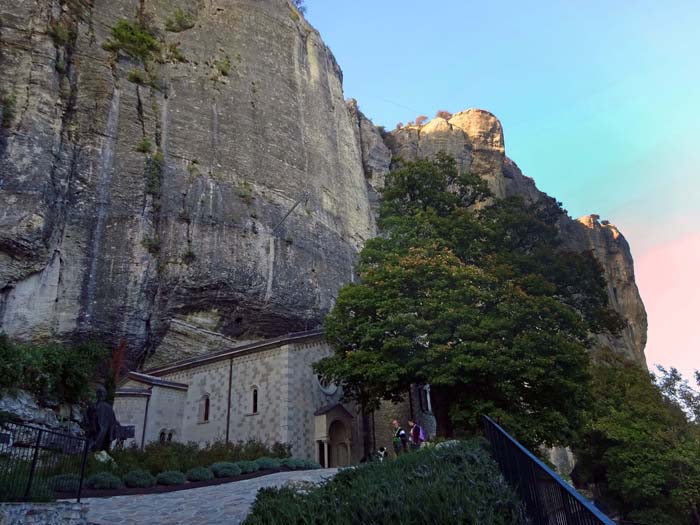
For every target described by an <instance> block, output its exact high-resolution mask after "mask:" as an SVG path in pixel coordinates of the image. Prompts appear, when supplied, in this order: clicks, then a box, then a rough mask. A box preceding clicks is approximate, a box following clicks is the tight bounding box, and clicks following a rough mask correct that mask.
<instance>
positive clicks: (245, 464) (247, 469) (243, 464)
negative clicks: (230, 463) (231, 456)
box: [236, 461, 260, 474]
mask: <svg viewBox="0 0 700 525" xmlns="http://www.w3.org/2000/svg"><path fill="white" fill-rule="evenodd" d="M236 465H237V466H238V468H240V469H241V472H242V473H243V474H250V473H251V472H257V471H258V470H260V465H258V464H257V463H256V462H255V461H239V462H238V463H236Z"/></svg>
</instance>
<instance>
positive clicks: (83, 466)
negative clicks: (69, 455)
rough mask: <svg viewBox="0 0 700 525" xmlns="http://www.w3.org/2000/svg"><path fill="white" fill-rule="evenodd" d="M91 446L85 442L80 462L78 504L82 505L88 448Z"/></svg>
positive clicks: (87, 441) (88, 442)
mask: <svg viewBox="0 0 700 525" xmlns="http://www.w3.org/2000/svg"><path fill="white" fill-rule="evenodd" d="M89 446H90V441H89V440H87V439H86V440H85V446H84V447H83V459H82V461H81V462H80V484H79V485H78V503H80V496H81V495H82V493H83V479H84V478H85V464H86V463H87V456H88V447H89Z"/></svg>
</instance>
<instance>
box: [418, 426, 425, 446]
mask: <svg viewBox="0 0 700 525" xmlns="http://www.w3.org/2000/svg"><path fill="white" fill-rule="evenodd" d="M418 430H420V435H419V436H418V439H419V440H420V442H421V443H423V441H425V432H423V427H421V426H419V427H418Z"/></svg>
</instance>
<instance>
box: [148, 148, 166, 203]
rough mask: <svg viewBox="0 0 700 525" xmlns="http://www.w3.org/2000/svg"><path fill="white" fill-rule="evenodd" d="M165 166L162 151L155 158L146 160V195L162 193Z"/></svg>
mask: <svg viewBox="0 0 700 525" xmlns="http://www.w3.org/2000/svg"><path fill="white" fill-rule="evenodd" d="M164 164H165V158H164V157H163V152H162V151H160V150H158V151H157V152H156V154H155V155H153V157H149V158H147V159H146V168H145V172H146V193H148V194H150V195H158V194H159V193H160V185H161V182H162V181H163V166H164Z"/></svg>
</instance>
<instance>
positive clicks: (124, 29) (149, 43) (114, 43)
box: [102, 19, 160, 62]
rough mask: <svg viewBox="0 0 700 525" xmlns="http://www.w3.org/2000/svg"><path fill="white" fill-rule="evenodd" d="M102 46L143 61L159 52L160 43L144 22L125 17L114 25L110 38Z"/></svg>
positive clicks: (107, 49)
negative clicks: (140, 22) (129, 19)
mask: <svg viewBox="0 0 700 525" xmlns="http://www.w3.org/2000/svg"><path fill="white" fill-rule="evenodd" d="M102 48H103V49H105V50H106V51H111V52H112V53H119V52H120V51H121V52H123V53H126V54H127V55H129V56H130V57H132V58H137V59H140V60H142V61H143V62H146V61H147V60H149V59H151V58H153V57H154V56H155V55H157V54H158V53H160V45H159V44H158V40H156V37H155V35H154V34H153V31H152V30H151V29H150V28H147V27H145V25H144V24H134V23H132V22H130V21H128V20H126V19H122V20H119V21H118V22H117V23H116V24H115V25H114V27H113V28H112V35H111V37H110V39H109V40H107V42H105V43H104V44H102Z"/></svg>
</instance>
